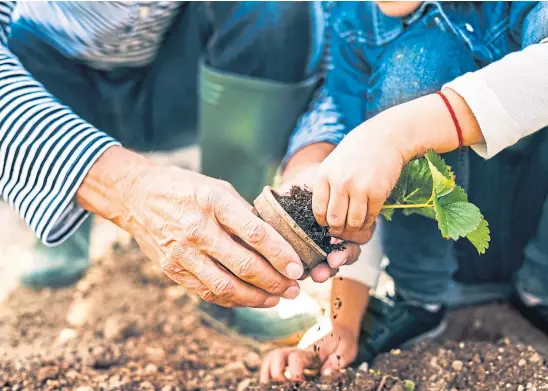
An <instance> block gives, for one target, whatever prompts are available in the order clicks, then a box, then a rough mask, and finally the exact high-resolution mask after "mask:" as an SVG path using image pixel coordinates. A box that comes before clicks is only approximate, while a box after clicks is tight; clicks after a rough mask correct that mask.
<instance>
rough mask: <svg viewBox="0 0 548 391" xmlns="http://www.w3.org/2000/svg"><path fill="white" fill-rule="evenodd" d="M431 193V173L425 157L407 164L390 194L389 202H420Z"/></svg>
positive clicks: (425, 199) (426, 199)
mask: <svg viewBox="0 0 548 391" xmlns="http://www.w3.org/2000/svg"><path fill="white" fill-rule="evenodd" d="M431 194H432V175H431V173H430V168H429V166H428V162H427V161H426V159H418V160H413V161H411V162H410V163H409V164H407V165H406V166H405V167H404V169H403V171H402V173H401V175H400V179H399V180H398V183H397V184H396V187H394V190H393V191H392V194H391V195H390V198H389V200H390V204H404V203H405V204H422V203H425V202H427V201H428V199H429V198H430V195H431Z"/></svg>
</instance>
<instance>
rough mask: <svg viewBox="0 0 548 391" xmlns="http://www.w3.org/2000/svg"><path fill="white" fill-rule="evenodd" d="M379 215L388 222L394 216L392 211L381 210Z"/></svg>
mask: <svg viewBox="0 0 548 391" xmlns="http://www.w3.org/2000/svg"><path fill="white" fill-rule="evenodd" d="M381 215H382V217H384V218H385V219H386V220H388V221H392V216H394V209H381Z"/></svg>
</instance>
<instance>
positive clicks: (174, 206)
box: [111, 165, 303, 307]
mask: <svg viewBox="0 0 548 391" xmlns="http://www.w3.org/2000/svg"><path fill="white" fill-rule="evenodd" d="M117 187H118V188H119V189H122V190H121V193H122V196H123V197H122V199H123V201H124V202H123V204H124V209H125V210H124V211H123V212H122V213H120V214H119V215H118V216H117V217H114V218H111V220H113V221H114V222H115V223H117V224H118V225H120V226H121V227H123V228H124V229H126V230H127V231H128V232H130V233H131V234H132V235H133V236H134V238H135V239H136V241H137V243H138V244H139V245H140V247H141V248H142V250H143V251H144V252H145V253H146V255H147V256H148V257H150V258H151V259H152V260H154V261H156V262H158V263H159V264H160V266H161V267H162V269H163V270H164V272H165V273H166V274H167V275H168V276H169V277H170V278H171V279H172V280H173V281H175V282H176V283H178V284H181V285H183V286H185V287H186V288H187V289H189V290H190V291H192V292H194V293H196V294H198V295H199V296H200V297H201V298H202V299H204V300H206V301H208V302H212V303H216V304H218V305H222V306H226V307H238V306H249V307H272V306H274V305H276V304H277V303H278V301H279V297H280V296H281V297H284V298H289V299H292V298H295V297H296V296H297V295H298V294H299V287H298V283H297V282H296V281H293V280H295V279H298V278H300V277H301V275H302V273H303V266H302V263H301V261H300V259H299V257H298V256H297V254H296V253H295V251H294V250H293V248H292V247H291V246H290V245H289V244H288V243H287V242H286V241H285V240H284V239H283V238H282V237H281V236H280V235H279V234H278V233H277V232H276V231H275V230H274V228H272V227H271V226H270V225H268V224H266V223H265V222H263V221H262V220H260V219H259V218H258V217H256V216H255V215H254V214H253V213H252V212H251V206H250V205H249V204H248V203H247V202H246V201H245V200H244V199H243V198H241V197H240V196H239V195H238V193H237V192H236V191H235V190H234V188H233V187H232V186H231V185H230V184H228V183H227V182H224V181H220V180H216V179H212V178H209V177H206V176H204V175H200V174H197V173H194V172H190V171H186V170H182V169H179V168H175V167H158V166H152V165H150V166H146V168H144V169H141V170H139V172H138V174H137V175H134V176H133V177H130V178H128V179H127V180H126V182H125V184H124V183H122V184H119V185H117ZM253 250H254V251H253ZM259 254H260V255H259ZM261 255H262V256H261Z"/></svg>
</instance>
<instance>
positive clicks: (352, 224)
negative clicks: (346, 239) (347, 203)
mask: <svg viewBox="0 0 548 391" xmlns="http://www.w3.org/2000/svg"><path fill="white" fill-rule="evenodd" d="M362 225H363V220H357V219H351V220H348V221H347V223H346V226H347V228H349V229H353V230H358V229H360V228H361V227H362Z"/></svg>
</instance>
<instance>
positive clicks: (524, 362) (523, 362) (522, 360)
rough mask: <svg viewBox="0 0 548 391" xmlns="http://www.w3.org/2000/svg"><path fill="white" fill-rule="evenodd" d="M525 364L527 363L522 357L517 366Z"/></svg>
mask: <svg viewBox="0 0 548 391" xmlns="http://www.w3.org/2000/svg"><path fill="white" fill-rule="evenodd" d="M525 364H527V361H525V360H524V359H523V358H522V359H521V360H519V361H518V366H520V367H523V366H525Z"/></svg>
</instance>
